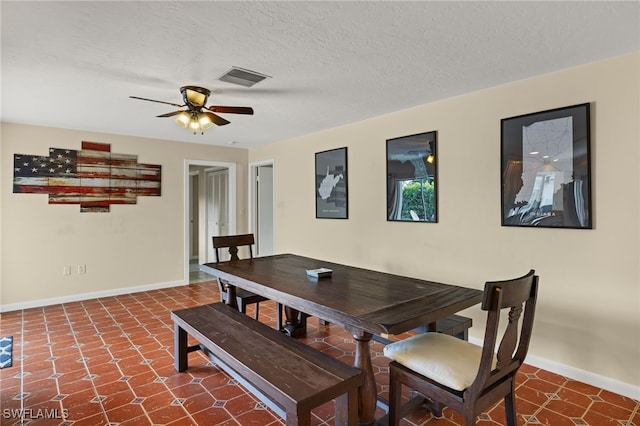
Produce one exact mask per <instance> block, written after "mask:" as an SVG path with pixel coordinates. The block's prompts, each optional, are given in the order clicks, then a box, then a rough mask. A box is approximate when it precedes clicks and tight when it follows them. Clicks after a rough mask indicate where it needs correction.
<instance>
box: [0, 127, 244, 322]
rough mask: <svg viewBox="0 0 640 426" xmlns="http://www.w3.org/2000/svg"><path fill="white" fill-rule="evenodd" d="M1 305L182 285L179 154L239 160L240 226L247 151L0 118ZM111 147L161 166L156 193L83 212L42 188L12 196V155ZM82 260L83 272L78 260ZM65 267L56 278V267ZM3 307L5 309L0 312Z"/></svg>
mask: <svg viewBox="0 0 640 426" xmlns="http://www.w3.org/2000/svg"><path fill="white" fill-rule="evenodd" d="M1 136H2V139H1V142H0V144H1V145H0V149H1V151H0V152H1V154H2V155H1V163H0V164H1V182H0V183H1V211H2V213H1V214H2V216H1V221H2V222H1V223H2V226H1V237H2V245H1V246H2V251H1V255H2V257H1V264H0V271H1V272H0V279H1V281H0V306H4V307H5V308H6V307H10V308H17V307H20V306H25V305H26V306H29V305H32V304H34V303H35V304H38V303H43V302H44V303H46V302H48V301H52V302H56V301H60V300H64V299H65V298H66V297H69V298H78V297H79V295H84V294H88V295H92V294H96V293H98V294H101V293H105V294H108V293H110V292H114V293H118V292H122V291H127V289H139V288H141V287H144V286H150V287H155V286H163V285H178V284H184V283H185V279H188V277H185V254H184V250H185V237H184V234H185V213H184V211H185V201H184V200H185V195H184V188H185V181H184V176H185V160H187V159H188V160H201V161H206V162H212V161H216V162H230V163H237V173H236V178H237V187H238V196H237V200H238V201H237V207H238V208H237V210H238V212H239V213H238V215H237V218H236V223H237V226H238V230H239V231H244V230H246V223H247V218H246V198H247V197H246V188H247V156H248V153H247V150H245V149H236V148H226V147H219V146H218V147H214V146H209V145H202V144H187V143H179V142H170V141H165V140H154V139H144V138H136V137H130V136H119V135H111V134H98V133H90V132H84V131H75V130H62V129H52V128H46V127H35V126H24V125H16V124H8V123H2V131H1ZM82 141H93V142H101V143H108V144H111V151H112V152H117V153H125V154H135V155H137V156H138V162H141V163H151V164H160V165H162V196H160V197H138V202H137V204H134V205H115V206H111V211H110V212H109V213H81V212H80V206H79V205H49V204H48V200H47V196H46V195H42V194H13V193H12V181H13V155H14V154H18V153H20V154H33V155H48V150H49V148H50V147H54V148H69V149H80V146H81V142H82ZM80 264H86V268H87V269H86V274H83V275H81V274H78V271H77V265H80ZM65 265H71V266H72V274H71V275H68V276H65V275H63V267H64V266H65ZM5 310H7V309H5Z"/></svg>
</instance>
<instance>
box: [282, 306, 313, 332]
mask: <svg viewBox="0 0 640 426" xmlns="http://www.w3.org/2000/svg"><path fill="white" fill-rule="evenodd" d="M284 315H285V317H286V318H287V319H286V321H285V323H284V326H283V327H282V331H284V332H285V333H286V334H287V335H288V336H291V337H299V336H304V335H305V334H307V328H306V327H305V326H304V325H303V324H302V321H300V316H301V313H300V311H298V310H297V309H293V308H290V307H289V306H285V307H284Z"/></svg>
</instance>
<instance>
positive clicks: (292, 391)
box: [171, 303, 364, 426]
mask: <svg viewBox="0 0 640 426" xmlns="http://www.w3.org/2000/svg"><path fill="white" fill-rule="evenodd" d="M171 318H172V319H173V322H174V330H175V335H174V339H175V340H174V344H175V347H174V355H175V364H174V365H175V368H176V370H178V371H185V370H186V369H187V368H188V365H187V364H188V362H187V356H188V353H189V352H191V351H193V350H198V349H200V350H203V351H204V352H205V353H207V354H208V355H210V356H211V355H212V356H213V358H214V360H215V362H216V364H217V365H219V366H220V367H221V368H222V369H224V370H225V371H227V372H228V373H229V374H231V375H232V376H234V377H236V375H237V376H239V377H240V378H241V379H244V380H245V381H246V382H247V383H248V384H249V385H250V386H248V388H249V389H250V390H251V391H252V393H254V394H256V396H257V397H258V398H259V399H261V400H262V401H263V402H265V403H266V404H267V405H269V401H271V402H273V403H275V404H276V405H277V406H278V407H280V408H281V409H282V410H281V411H284V413H285V414H286V415H285V417H286V424H287V426H294V425H298V426H309V425H310V424H311V409H313V408H315V407H317V406H319V405H321V404H324V403H325V402H328V401H331V400H332V399H335V404H336V420H335V424H336V425H345V426H346V425H349V426H355V425H356V424H357V422H358V388H359V387H360V386H361V385H362V384H363V383H364V375H363V374H362V372H361V371H360V370H358V369H357V368H354V367H352V366H349V365H347V364H345V363H343V362H340V361H338V360H337V359H335V358H332V357H331V356H329V355H326V354H324V353H322V352H320V351H318V350H316V349H314V348H311V347H310V346H307V345H305V344H302V343H300V342H298V341H296V340H294V339H291V338H290V337H287V336H286V335H285V334H284V333H281V332H280V331H277V330H275V329H273V328H271V327H268V326H267V325H265V324H262V323H260V322H258V321H256V320H254V319H252V318H250V317H248V316H247V315H243V314H241V313H240V312H238V311H237V310H235V309H233V308H231V307H229V306H227V305H225V304H223V303H214V304H211V305H204V306H197V307H194V308H189V309H182V310H179V311H174V312H172V313H171ZM188 335H191V336H193V337H194V338H195V339H196V340H198V342H200V345H198V346H194V347H188V344H187V339H188ZM240 382H241V383H243V384H244V382H243V381H242V380H240ZM265 399H266V400H265ZM271 405H273V404H271Z"/></svg>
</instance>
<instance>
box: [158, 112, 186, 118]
mask: <svg viewBox="0 0 640 426" xmlns="http://www.w3.org/2000/svg"><path fill="white" fill-rule="evenodd" d="M181 112H184V111H173V112H168V113H166V114H162V115H156V117H173V116H174V115H178V114H180V113H181Z"/></svg>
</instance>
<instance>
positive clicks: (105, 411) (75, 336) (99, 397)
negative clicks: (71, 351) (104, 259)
mask: <svg viewBox="0 0 640 426" xmlns="http://www.w3.org/2000/svg"><path fill="white" fill-rule="evenodd" d="M81 306H82V309H83V311H84V312H85V315H86V316H87V317H89V318H91V315H90V314H89V312H87V309H86V308H85V306H84V304H81ZM62 310H63V312H64V316H65V318H66V319H67V323H69V329H70V330H71V335H72V336H73V340H74V342H75V344H76V346H77V348H78V352H79V353H80V359H81V360H82V365H83V367H84V370H85V371H86V373H87V377H88V378H89V381H90V382H91V387H92V388H93V393H94V394H95V397H96V398H98V401H97V403H98V404H100V410H102V414H103V415H104V418H105V419H106V420H107V424H108V425H111V424H112V423H111V422H110V421H109V417H108V416H107V410H106V409H105V407H104V405H103V404H102V398H101V395H99V394H98V389H97V388H96V383H95V381H94V380H93V377H92V375H91V371H90V370H89V365H88V364H87V359H86V358H85V356H84V354H83V353H82V346H83V345H82V344H81V343H80V342H79V341H78V337H77V334H76V332H75V330H74V329H73V321H71V318H70V317H69V312H68V311H67V307H66V304H65V303H63V304H62ZM92 322H93V321H92ZM103 341H104V340H103ZM89 402H91V401H89Z"/></svg>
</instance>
